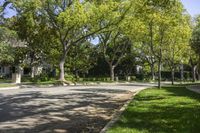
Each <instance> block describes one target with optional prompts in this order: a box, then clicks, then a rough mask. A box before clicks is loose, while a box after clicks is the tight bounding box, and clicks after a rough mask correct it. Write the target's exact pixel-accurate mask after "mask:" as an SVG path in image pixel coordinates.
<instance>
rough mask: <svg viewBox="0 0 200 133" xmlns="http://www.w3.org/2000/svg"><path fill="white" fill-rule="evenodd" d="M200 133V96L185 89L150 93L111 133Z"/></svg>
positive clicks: (139, 99) (137, 100)
mask: <svg viewBox="0 0 200 133" xmlns="http://www.w3.org/2000/svg"><path fill="white" fill-rule="evenodd" d="M174 132H175V133H199V132H200V95H199V94H196V93H194V92H191V91H189V90H187V89H186V88H185V87H181V86H176V87H163V88H162V89H156V88H153V89H147V90H144V91H142V92H141V93H140V94H139V95H137V96H136V97H135V98H134V100H133V101H132V102H131V103H130V105H129V106H128V108H127V109H126V111H125V112H124V113H123V115H122V116H121V118H120V120H119V121H118V122H117V123H116V124H115V125H114V126H113V127H112V128H111V129H110V130H109V131H108V133H174Z"/></svg>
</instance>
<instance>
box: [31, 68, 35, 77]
mask: <svg viewBox="0 0 200 133" xmlns="http://www.w3.org/2000/svg"><path fill="white" fill-rule="evenodd" d="M34 77H35V67H34V66H32V67H31V78H34Z"/></svg>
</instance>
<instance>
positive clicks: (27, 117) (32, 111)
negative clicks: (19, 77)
mask: <svg viewBox="0 0 200 133" xmlns="http://www.w3.org/2000/svg"><path fill="white" fill-rule="evenodd" d="M149 86H152V84H117V85H101V86H100V85H99V86H68V87H49V88H37V87H32V88H23V89H14V90H0V133H82V132H87V133H90V132H91V133H96V132H99V131H100V130H101V129H102V128H103V127H104V126H105V125H106V123H107V122H109V120H110V119H111V116H112V114H114V113H115V112H116V111H117V110H119V108H121V107H122V106H123V104H124V103H125V102H126V101H127V100H129V99H130V98H131V97H132V95H133V94H134V93H135V92H137V91H139V90H141V89H144V88H147V87H149Z"/></svg>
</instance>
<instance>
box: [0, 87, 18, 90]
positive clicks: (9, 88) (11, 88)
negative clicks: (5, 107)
mask: <svg viewBox="0 0 200 133" xmlns="http://www.w3.org/2000/svg"><path fill="white" fill-rule="evenodd" d="M19 88H20V86H14V87H2V88H0V91H2V90H15V89H19Z"/></svg>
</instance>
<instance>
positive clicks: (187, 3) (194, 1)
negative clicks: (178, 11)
mask: <svg viewBox="0 0 200 133" xmlns="http://www.w3.org/2000/svg"><path fill="white" fill-rule="evenodd" d="M181 1H182V3H183V5H184V7H185V9H186V10H187V11H188V13H189V14H190V15H191V16H192V17H195V16H196V15H198V14H200V0H181Z"/></svg>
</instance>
